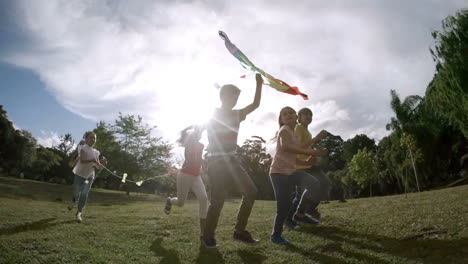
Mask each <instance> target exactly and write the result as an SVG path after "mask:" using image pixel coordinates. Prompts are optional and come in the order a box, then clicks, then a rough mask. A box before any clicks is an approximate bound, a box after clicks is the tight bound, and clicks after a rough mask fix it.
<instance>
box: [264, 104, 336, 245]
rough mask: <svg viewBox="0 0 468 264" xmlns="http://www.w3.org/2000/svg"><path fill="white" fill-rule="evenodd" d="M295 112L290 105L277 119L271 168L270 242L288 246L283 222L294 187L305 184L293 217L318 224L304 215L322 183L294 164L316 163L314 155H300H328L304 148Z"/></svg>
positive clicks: (299, 220) (316, 199)
mask: <svg viewBox="0 0 468 264" xmlns="http://www.w3.org/2000/svg"><path fill="white" fill-rule="evenodd" d="M296 121H297V115H296V111H294V109H292V108H291V107H284V108H283V109H281V111H280V115H279V118H278V123H279V127H280V129H279V131H278V132H277V136H276V141H277V142H276V143H277V144H276V154H275V156H274V158H273V161H272V163H271V167H270V180H271V183H272V185H273V190H274V193H275V198H276V216H275V221H274V224H273V232H272V234H271V241H272V242H273V243H275V244H280V245H285V244H289V241H288V240H286V239H285V238H283V237H282V232H283V224H284V221H285V220H286V218H287V217H288V213H289V211H290V210H291V202H292V201H291V200H292V193H293V191H294V188H295V187H296V186H298V185H302V186H304V187H305V189H306V191H304V193H303V194H302V196H301V200H300V202H299V205H298V208H297V210H296V211H295V213H294V217H293V219H294V220H295V221H296V222H300V223H303V224H317V222H316V221H314V220H313V219H311V218H309V217H308V216H306V215H305V210H306V207H307V205H308V204H312V203H314V202H317V201H319V195H318V191H319V189H320V184H319V182H318V181H317V180H316V179H315V178H314V177H311V176H310V175H309V174H307V173H306V172H304V171H298V170H296V168H295V165H296V164H297V165H307V166H310V165H313V164H314V163H315V162H316V159H315V157H312V158H309V159H308V160H306V161H304V160H299V159H297V154H305V155H309V156H311V155H313V156H315V155H326V154H327V153H326V151H323V150H313V149H310V148H305V147H304V146H303V145H301V144H300V142H299V139H298V137H297V136H296V134H295V133H294V128H295V126H296Z"/></svg>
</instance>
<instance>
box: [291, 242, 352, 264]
mask: <svg viewBox="0 0 468 264" xmlns="http://www.w3.org/2000/svg"><path fill="white" fill-rule="evenodd" d="M286 250H287V251H292V252H295V253H299V254H301V255H303V256H304V257H306V258H309V259H311V260H313V261H318V262H319V263H337V264H341V263H347V262H346V261H344V260H342V259H340V258H336V257H333V256H328V255H324V254H319V253H316V252H315V251H311V250H304V249H302V248H300V247H297V246H296V245H294V244H289V245H287V246H286Z"/></svg>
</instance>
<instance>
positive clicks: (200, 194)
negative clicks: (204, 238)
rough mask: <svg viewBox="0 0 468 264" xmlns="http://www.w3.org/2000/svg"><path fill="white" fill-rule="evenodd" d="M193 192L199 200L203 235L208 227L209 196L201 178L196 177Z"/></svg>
mask: <svg viewBox="0 0 468 264" xmlns="http://www.w3.org/2000/svg"><path fill="white" fill-rule="evenodd" d="M192 191H193V192H194V193H195V196H196V197H197V200H198V216H199V217H200V234H202V235H203V233H204V231H205V225H206V214H207V212H208V195H207V194H206V189H205V185H204V184H203V180H202V178H201V177H200V176H197V177H195V179H194V180H193V183H192Z"/></svg>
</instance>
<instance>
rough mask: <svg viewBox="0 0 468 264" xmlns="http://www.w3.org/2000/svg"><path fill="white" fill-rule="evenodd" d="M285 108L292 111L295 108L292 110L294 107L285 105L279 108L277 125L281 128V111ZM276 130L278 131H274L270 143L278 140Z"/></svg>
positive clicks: (282, 124)
mask: <svg viewBox="0 0 468 264" xmlns="http://www.w3.org/2000/svg"><path fill="white" fill-rule="evenodd" d="M286 109H290V110H292V111H294V113H295V112H296V110H294V109H293V108H292V107H290V106H285V107H283V108H282V109H281V111H280V113H279V116H278V125H279V127H280V128H281V127H282V126H284V123H283V121H281V113H283V111H284V110H286ZM278 132H279V131H276V133H275V136H274V137H273V138H272V139H270V141H271V142H272V143H274V142H276V141H277V140H278Z"/></svg>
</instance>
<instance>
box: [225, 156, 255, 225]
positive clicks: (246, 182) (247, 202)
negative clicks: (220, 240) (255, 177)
mask: <svg viewBox="0 0 468 264" xmlns="http://www.w3.org/2000/svg"><path fill="white" fill-rule="evenodd" d="M230 167H231V168H232V172H231V173H230V175H231V177H233V179H234V183H235V184H236V185H237V188H238V189H239V191H241V193H242V195H243V197H242V202H241V205H240V208H239V213H238V214H237V223H236V227H235V230H236V231H244V230H245V227H246V226H247V222H248V220H249V217H250V213H251V212H252V207H253V205H254V202H255V198H256V197H257V187H256V186H255V183H254V182H253V181H252V178H250V176H249V174H247V172H246V171H245V170H244V168H242V166H241V165H240V163H239V160H237V159H235V158H232V159H231V162H230Z"/></svg>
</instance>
